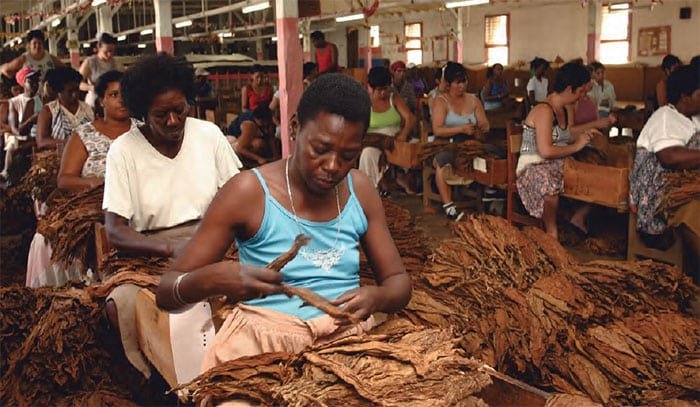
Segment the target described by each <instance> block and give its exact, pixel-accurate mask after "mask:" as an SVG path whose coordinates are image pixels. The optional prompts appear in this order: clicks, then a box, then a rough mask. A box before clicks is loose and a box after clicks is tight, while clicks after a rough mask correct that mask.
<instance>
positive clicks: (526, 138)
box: [515, 102, 571, 173]
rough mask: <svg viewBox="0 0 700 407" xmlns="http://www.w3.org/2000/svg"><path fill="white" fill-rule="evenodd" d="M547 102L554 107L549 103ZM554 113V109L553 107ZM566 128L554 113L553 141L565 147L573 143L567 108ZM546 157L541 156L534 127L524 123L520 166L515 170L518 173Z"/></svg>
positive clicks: (565, 116) (556, 144)
mask: <svg viewBox="0 0 700 407" xmlns="http://www.w3.org/2000/svg"><path fill="white" fill-rule="evenodd" d="M545 104H546V105H547V106H549V108H550V109H552V106H551V105H550V104H549V103H546V102H545ZM552 113H554V109H552ZM564 121H565V123H564V128H562V127H559V121H558V120H557V115H556V114H554V120H553V123H552V142H553V144H554V145H555V146H559V147H563V146H566V145H568V144H569V143H571V131H569V115H568V112H567V110H566V109H564ZM544 160H545V159H544V158H542V157H540V154H539V151H538V150H537V136H536V130H535V128H534V127H530V126H528V125H527V124H525V123H523V141H522V144H521V145H520V158H518V166H517V168H516V170H515V172H516V173H518V172H520V171H521V170H523V169H524V168H525V167H527V166H528V165H530V164H537V163H540V162H543V161H544Z"/></svg>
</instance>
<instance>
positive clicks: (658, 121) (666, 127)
mask: <svg viewBox="0 0 700 407" xmlns="http://www.w3.org/2000/svg"><path fill="white" fill-rule="evenodd" d="M696 131H697V128H696V124H695V123H693V120H691V119H689V118H688V117H686V116H684V115H682V114H681V113H678V111H677V110H676V108H675V107H673V105H670V104H669V105H666V106H662V107H660V108H659V109H658V110H656V111H655V112H654V114H652V115H651V117H650V118H649V120H648V121H647V123H646V124H645V125H644V128H643V129H642V132H641V133H640V134H639V138H638V139H637V148H644V149H646V150H647V151H649V152H652V153H658V152H659V151H661V150H663V149H665V148H669V147H675V146H685V145H686V144H688V141H690V138H691V137H692V136H693V135H694V134H695V132H696Z"/></svg>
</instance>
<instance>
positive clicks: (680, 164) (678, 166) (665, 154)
mask: <svg viewBox="0 0 700 407" xmlns="http://www.w3.org/2000/svg"><path fill="white" fill-rule="evenodd" d="M656 158H658V159H659V162H661V165H662V166H663V167H664V168H666V169H669V170H693V169H696V168H700V150H693V149H690V148H686V147H681V146H674V147H668V148H664V149H663V150H661V151H659V152H657V153H656Z"/></svg>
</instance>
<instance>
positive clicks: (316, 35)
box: [311, 30, 326, 40]
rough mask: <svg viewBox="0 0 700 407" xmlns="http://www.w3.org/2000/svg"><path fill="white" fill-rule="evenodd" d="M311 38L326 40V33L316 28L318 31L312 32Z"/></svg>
mask: <svg viewBox="0 0 700 407" xmlns="http://www.w3.org/2000/svg"><path fill="white" fill-rule="evenodd" d="M311 39H312V40H325V39H326V35H325V34H323V32H321V31H318V30H316V31H314V32H312V33H311Z"/></svg>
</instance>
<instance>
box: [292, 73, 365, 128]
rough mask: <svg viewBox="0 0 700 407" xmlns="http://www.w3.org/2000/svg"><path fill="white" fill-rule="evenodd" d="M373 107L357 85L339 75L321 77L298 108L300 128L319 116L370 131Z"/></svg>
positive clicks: (344, 76)
mask: <svg viewBox="0 0 700 407" xmlns="http://www.w3.org/2000/svg"><path fill="white" fill-rule="evenodd" d="M371 109H372V103H371V102H370V100H369V95H368V94H367V91H365V89H363V88H362V85H360V83H359V82H357V81H356V80H354V79H352V78H351V77H349V76H347V75H343V74H339V73H328V74H325V75H321V76H319V77H318V79H316V80H315V81H313V82H312V83H311V85H309V87H308V88H306V91H305V92H304V94H303V95H301V100H300V101H299V106H298V107H297V119H298V120H299V127H300V128H303V127H304V126H305V125H306V123H307V122H309V121H310V120H314V119H315V118H316V117H317V116H318V114H319V113H320V112H325V113H330V114H337V115H339V116H342V117H343V118H344V119H345V120H349V121H351V122H357V123H362V124H363V126H364V129H365V130H367V127H369V114H370V111H371Z"/></svg>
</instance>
